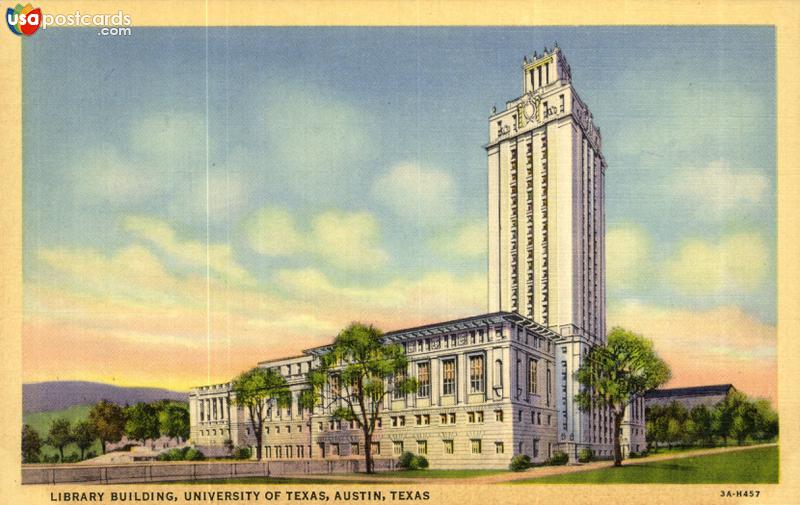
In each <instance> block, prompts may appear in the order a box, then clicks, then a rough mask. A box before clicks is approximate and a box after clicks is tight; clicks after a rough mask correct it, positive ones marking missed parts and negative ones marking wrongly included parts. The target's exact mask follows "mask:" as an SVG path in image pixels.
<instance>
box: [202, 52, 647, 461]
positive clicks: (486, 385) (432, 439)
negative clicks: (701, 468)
mask: <svg viewBox="0 0 800 505" xmlns="http://www.w3.org/2000/svg"><path fill="white" fill-rule="evenodd" d="M521 70H522V73H521V77H522V87H521V92H522V94H521V95H520V96H519V97H517V98H514V99H513V100H510V101H508V102H507V103H506V106H505V109H504V110H501V111H497V110H494V111H493V112H492V115H491V116H490V117H489V139H488V143H487V144H486V145H485V148H486V152H487V170H488V172H487V176H488V192H489V195H488V202H489V205H488V207H489V208H488V218H489V226H488V228H489V233H488V240H489V256H488V260H489V268H488V274H489V279H488V280H489V282H488V286H489V290H488V313H487V314H480V315H475V316H472V317H467V318H462V319H457V320H453V321H445V322H439V323H433V324H429V325H425V326H421V327H416V328H408V329H401V330H397V331H392V332H389V333H387V334H386V335H385V339H386V340H387V341H390V342H393V343H398V344H401V345H402V346H403V348H404V349H405V352H406V355H407V356H408V359H409V369H408V371H407V373H408V374H409V375H410V376H413V377H416V379H417V381H418V383H419V388H418V389H417V391H416V392H415V393H413V394H407V395H403V394H400V395H393V396H392V397H390V398H387V399H386V400H385V402H384V405H383V409H382V411H381V417H380V425H379V428H378V429H377V430H376V432H375V435H374V439H373V444H374V447H373V454H375V455H376V456H377V457H383V456H397V455H399V454H401V453H402V452H404V451H411V452H413V453H418V454H424V455H426V457H427V458H428V459H429V461H430V463H431V466H433V467H437V468H491V467H497V468H500V467H502V468H505V467H507V466H508V463H509V461H510V459H511V457H512V456H514V455H517V454H527V455H529V456H530V457H531V459H532V460H533V461H535V462H541V461H544V460H545V459H546V458H548V457H549V456H550V455H552V454H553V452H555V451H557V450H560V451H564V452H566V453H567V454H569V455H570V457H571V458H572V459H576V458H577V454H578V451H579V450H580V449H582V448H591V449H593V450H594V451H595V453H596V454H597V455H599V456H600V457H608V456H610V455H611V454H612V451H613V448H612V433H611V430H612V429H613V428H612V427H613V423H612V418H611V414H610V412H608V411H607V410H605V409H599V408H598V409H593V410H591V411H589V412H583V411H581V410H580V409H579V408H578V405H577V402H576V401H575V395H576V394H577V393H578V391H579V384H578V383H577V381H576V380H575V379H574V373H575V371H576V370H577V369H578V368H579V367H580V365H581V362H582V360H583V359H584V356H585V355H586V354H587V353H588V351H589V349H590V348H591V347H592V346H595V345H600V344H603V343H604V342H605V335H606V321H605V315H606V311H605V302H606V300H605V198H604V187H605V179H604V177H605V171H606V163H605V160H604V158H603V155H602V151H601V137H600V131H599V129H598V128H597V127H596V126H595V124H594V122H593V118H592V114H591V112H589V109H588V107H587V106H586V105H585V104H584V103H583V101H582V100H581V99H580V97H579V96H578V94H577V92H576V91H575V89H574V88H573V86H572V78H571V72H570V67H569V65H568V64H567V61H566V59H565V58H564V55H563V52H562V51H561V50H560V49H559V48H558V47H556V48H554V49H553V50H547V49H546V48H545V51H544V54H541V55H539V54H536V53H534V55H533V56H532V57H531V58H528V57H526V58H525V59H524V62H523V65H522V69H521ZM325 352H326V347H320V348H314V349H308V350H306V351H304V352H303V353H302V354H301V355H299V356H294V357H289V358H285V359H278V360H270V361H264V362H261V363H259V364H258V365H259V366H262V367H267V368H273V369H275V370H277V371H279V372H280V373H281V374H282V375H283V376H284V377H285V378H286V379H287V381H288V383H289V385H290V389H291V390H292V395H293V401H292V404H291V407H289V408H283V409H278V408H272V409H270V410H269V414H268V416H269V419H268V422H267V424H266V427H265V432H264V441H263V444H264V448H263V450H264V455H265V456H266V457H267V458H268V459H269V458H339V457H350V456H359V455H361V454H363V450H364V448H363V443H364V442H363V437H362V435H361V432H360V430H359V429H357V427H356V426H355V425H350V424H348V423H346V422H342V421H337V420H334V419H332V418H331V416H330V412H329V411H325V410H324V409H322V408H320V407H317V408H316V409H315V410H314V411H307V410H302V409H300V408H299V407H298V405H299V401H298V396H299V394H300V391H301V390H303V389H304V388H305V387H306V374H307V372H308V371H309V370H310V369H311V368H313V367H314V366H315V365H316V364H317V360H318V359H319V356H320V355H321V354H322V353H325ZM231 399H232V392H231V390H230V384H218V385H209V386H201V387H197V388H194V389H193V390H192V391H191V393H190V397H189V402H190V415H191V440H192V442H193V443H195V444H196V445H198V446H200V447H203V446H218V447H221V446H224V445H225V444H226V441H228V440H229V441H230V442H227V444H228V445H230V444H231V443H232V444H233V445H237V446H251V447H252V446H254V445H255V443H256V442H255V436H254V435H253V433H251V427H250V423H249V421H248V420H246V419H245V411H244V409H242V408H237V407H235V405H234V404H233V403H232V401H231ZM621 439H622V443H623V453H628V452H639V451H641V450H644V448H645V426H644V402H643V399H642V398H637V399H634V400H633V401H632V403H631V405H630V406H629V408H628V412H627V417H626V420H625V422H624V423H623V426H622V437H621ZM254 452H255V451H254Z"/></svg>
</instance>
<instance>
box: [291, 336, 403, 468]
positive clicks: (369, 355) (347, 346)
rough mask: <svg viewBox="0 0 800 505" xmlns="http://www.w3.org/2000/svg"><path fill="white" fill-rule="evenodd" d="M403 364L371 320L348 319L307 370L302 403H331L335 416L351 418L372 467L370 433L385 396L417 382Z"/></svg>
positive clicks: (310, 405)
mask: <svg viewBox="0 0 800 505" xmlns="http://www.w3.org/2000/svg"><path fill="white" fill-rule="evenodd" d="M407 369H408V359H407V358H406V356H405V354H404V353H403V348H402V347H401V346H400V345H398V344H387V343H385V342H384V341H383V332H381V331H380V330H379V329H377V328H375V327H374V326H372V325H369V326H367V325H365V324H362V323H357V322H356V323H352V324H350V326H348V327H347V328H345V329H344V330H342V331H341V332H340V333H339V335H338V336H337V337H336V340H335V341H334V343H333V345H332V346H331V349H330V351H329V352H327V353H326V354H323V355H322V357H321V358H320V365H319V367H317V368H315V369H313V370H311V371H310V372H309V374H308V378H309V383H310V388H309V389H307V390H305V391H303V393H302V394H301V397H300V399H301V404H302V405H303V407H305V408H308V409H313V408H314V407H315V406H316V405H321V406H322V407H323V408H325V409H332V411H333V412H332V416H333V417H334V418H335V419H341V420H344V421H348V422H355V423H356V425H357V426H358V428H359V429H360V430H361V433H362V434H363V436H364V458H365V467H366V471H367V473H373V472H374V462H373V459H372V435H373V433H374V432H375V427H376V426H377V422H378V415H379V413H380V409H381V405H382V404H383V400H384V398H385V397H386V395H387V394H389V393H392V394H395V393H396V394H408V393H411V392H413V391H414V390H416V388H417V381H416V380H415V379H413V378H410V377H408V376H407ZM326 385H327V386H329V387H327V388H326V387H325V386H326Z"/></svg>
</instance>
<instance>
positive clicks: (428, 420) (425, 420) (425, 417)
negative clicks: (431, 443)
mask: <svg viewBox="0 0 800 505" xmlns="http://www.w3.org/2000/svg"><path fill="white" fill-rule="evenodd" d="M429 424H431V416H430V414H425V415H423V416H422V425H423V426H428V425H429Z"/></svg>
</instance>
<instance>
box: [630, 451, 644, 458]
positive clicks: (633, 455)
mask: <svg viewBox="0 0 800 505" xmlns="http://www.w3.org/2000/svg"><path fill="white" fill-rule="evenodd" d="M645 456H647V451H642V452H632V453H630V454H628V457H629V458H631V459H636V458H643V457H645Z"/></svg>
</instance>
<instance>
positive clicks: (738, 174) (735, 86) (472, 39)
mask: <svg viewBox="0 0 800 505" xmlns="http://www.w3.org/2000/svg"><path fill="white" fill-rule="evenodd" d="M774 40H775V34H774V30H773V29H772V28H769V27H747V28H744V27H694V28H675V27H641V28H637V27H614V28H612V27H593V28H577V27H548V28H536V27H533V28H212V29H209V30H208V31H206V30H205V29H202V28H180V29H172V28H170V29H156V28H135V29H134V31H133V35H132V36H130V37H116V38H114V37H98V36H97V35H96V34H95V32H94V31H92V30H63V29H48V30H46V31H43V32H41V33H40V34H37V36H36V37H32V38H29V39H26V40H25V41H24V48H23V62H24V63H23V76H24V108H23V112H24V126H23V128H24V129H23V132H24V204H23V205H24V247H25V262H24V275H25V281H26V286H30V287H31V288H30V289H26V311H27V313H28V314H30V315H31V316H30V319H32V320H34V319H35V320H42V321H47V322H48V324H50V323H52V324H53V325H55V326H58V327H61V328H62V329H63V328H64V327H65V325H67V326H69V327H70V328H73V327H74V329H75V330H77V329H79V328H81V327H82V326H83V327H89V328H91V329H92V330H93V331H98V332H108V335H111V334H113V335H123V334H130V333H131V332H132V331H133V330H132V329H131V328H122V327H121V326H120V324H121V323H120V321H122V320H123V319H126V317H123V316H122V315H120V316H119V318H118V319H117V320H115V322H110V321H109V322H107V323H104V325H99V324H98V323H97V320H98V319H97V318H93V316H92V314H94V313H93V312H92V310H98V309H97V304H99V305H100V306H105V305H108V306H112V305H113V306H114V307H115V308H114V309H113V310H117V309H119V310H120V311H121V312H120V314H123V313H124V314H128V316H130V313H128V312H126V311H127V310H129V309H130V310H133V311H134V312H133V313H137V312H136V310H138V309H131V307H140V305H136V303H155V302H154V300H162V301H166V302H165V303H168V304H170V305H174V306H175V307H180V308H182V309H185V308H186V307H189V306H192V303H193V302H192V301H187V300H185V299H182V298H181V297H182V294H183V293H184V292H185V290H184V287H185V286H184V285H183V284H182V283H185V282H190V281H191V280H192V279H195V278H197V279H200V278H203V277H204V276H205V274H206V269H207V267H208V273H209V274H210V275H211V276H212V277H214V281H215V283H217V284H215V286H217V285H219V286H220V289H221V290H222V289H223V288H224V289H225V290H228V289H239V290H240V291H237V295H241V294H243V293H246V294H247V295H248V296H252V297H255V298H258V299H259V301H255V302H253V305H252V306H249V305H248V306H247V308H246V309H244V308H241V307H239V308H236V307H233V306H231V304H230V303H229V302H226V299H227V298H226V296H227V297H228V298H230V297H231V296H232V295H230V293H229V292H228V291H224V292H225V293H228V294H227V295H225V296H223V295H222V294H220V296H219V297H217V298H214V300H213V305H214V307H212V309H215V310H218V311H219V314H220V317H221V318H222V319H225V317H228V319H230V318H232V317H233V315H232V314H237V315H242V313H244V312H247V314H248V315H247V317H245V318H244V319H245V320H246V321H248V324H254V323H253V321H254V320H262V319H263V320H270V321H274V318H271V317H270V316H268V315H264V313H263V311H262V313H261V314H260V315H256V314H257V313H258V310H256V308H257V307H261V308H264V307H272V308H274V309H276V310H277V308H278V307H293V308H294V310H296V311H297V312H298V313H302V314H301V315H300V316H302V317H300V316H298V317H299V319H297V320H296V321H295V323H292V322H291V321H286V322H285V323H282V325H281V326H280V328H282V329H283V330H284V331H285V334H286V335H295V336H294V337H291V338H293V339H295V340H297V341H298V346H300V343H299V342H300V341H301V340H302V342H303V343H307V344H312V343H315V342H316V340H315V339H323V338H329V337H330V335H331V334H333V333H335V328H336V327H337V325H339V326H340V323H342V322H345V323H346V322H347V321H349V320H350V319H352V318H356V317H363V318H369V319H374V320H376V321H378V322H383V323H384V324H385V325H386V326H387V327H388V326H392V325H398V324H403V323H404V322H406V321H407V322H409V323H410V322H414V321H417V320H418V319H426V318H427V319H430V318H437V317H438V318H441V317H444V318H446V317H449V316H452V317H456V316H460V315H464V313H469V312H470V311H473V312H474V311H476V310H477V311H480V310H483V309H484V308H485V279H484V278H485V263H486V257H485V254H486V253H485V244H484V243H483V242H484V240H485V232H484V231H483V230H485V209H486V175H485V170H486V168H485V163H486V162H485V151H484V149H483V147H482V146H483V145H484V144H485V142H486V141H487V118H488V115H489V113H490V111H491V108H492V106H493V105H497V106H498V107H503V105H504V103H505V101H506V100H510V99H513V98H515V97H517V96H518V95H519V94H520V92H521V91H520V87H521V75H520V74H521V69H520V65H521V62H522V57H523V56H524V55H526V54H528V55H529V54H531V53H532V52H533V51H534V50H537V51H539V52H541V50H542V49H543V48H544V47H545V46H548V47H552V45H553V43H554V41H557V42H558V44H559V46H560V47H561V48H562V50H563V51H564V52H565V55H566V57H567V60H568V61H569V63H570V65H571V67H572V75H573V81H574V85H575V87H576V89H577V90H578V93H579V94H580V96H581V97H582V98H583V100H584V101H585V102H586V103H587V104H588V106H589V108H590V110H591V111H592V112H593V114H594V118H595V122H596V123H597V124H598V125H599V126H600V128H601V132H602V135H603V139H604V149H603V151H604V155H605V157H606V160H607V163H608V167H609V169H608V171H607V190H606V191H607V205H606V209H607V222H608V251H609V265H608V268H609V272H608V276H609V285H608V290H609V291H608V298H609V311H610V313H609V319H610V320H611V322H612V324H613V323H615V322H616V321H619V322H620V323H626V322H628V321H630V320H631V319H632V318H634V314H640V312H639V311H640V310H641V311H644V312H646V313H648V314H654V313H659V314H662V313H663V314H664V316H663V318H662V319H666V320H669V321H672V323H673V324H674V323H675V322H676V320H677V319H686V318H687V317H694V316H695V315H697V316H698V317H701V319H702V317H706V318H707V319H708V320H711V321H714V320H719V319H721V318H723V317H731V318H732V319H734V320H737V321H738V319H737V318H742V319H743V320H746V321H747V324H752V325H754V327H757V328H758V332H761V331H764V332H765V333H766V334H769V333H770V331H772V332H773V334H772V338H774V324H775V318H776V315H775V230H776V228H775V197H774V195H775V162H776V161H775V59H774ZM206 48H207V51H208V52H206ZM207 139H208V142H207ZM207 154H208V155H207ZM207 170H208V173H209V179H208V181H209V183H210V184H209V189H210V193H209V195H208V197H209V199H208V202H207V198H206V197H207V195H206V171H207ZM207 204H208V205H207ZM206 234H208V242H207V240H206V239H207V236H206ZM207 244H209V245H210V250H211V251H212V256H214V258H215V259H214V260H213V264H212V265H211V266H208V264H209V263H208V261H202V260H203V259H204V253H205V247H206V245H207ZM212 245H213V247H211V246H212ZM131 258H135V259H134V260H131ZM129 260H130V261H132V262H133V263H129V262H126V261H129ZM143 264H147V265H149V266H151V267H153V268H156V269H157V270H158V272H159V273H158V275H159V276H164V277H165V278H168V279H169V282H168V283H167V284H159V285H158V287H156V286H153V285H148V284H147V283H146V282H145V280H144V279H145V278H147V279H150V278H151V277H152V272H151V271H149V270H140V268H141V267H142V265H143ZM65 265H81V266H80V268H79V267H78V266H75V267H74V268H68V267H66V266H65ZM96 271H100V272H105V273H103V274H101V275H100V276H99V277H98V279H95V280H93V281H91V282H89V281H87V279H86V276H87V274H90V272H96ZM137 275H139V276H140V277H141V278H140V279H139V280H141V284H137V282H131V283H130V284H131V285H132V286H124V285H125V282H121V281H122V280H123V279H130V278H131V276H133V277H134V278H135V277H137ZM165 286H170V287H165ZM182 286H184V287H182ZM437 286H438V287H437ZM123 287H124V288H125V289H123ZM53 291H55V292H58V293H60V294H59V295H58V296H62V295H63V296H64V297H65V301H63V303H55V302H53V301H52V300H53V298H52V296H53ZM222 292H223V291H220V293H222ZM43 293H48V296H44V294H43ZM259 297H261V298H259ZM376 297H381V298H386V299H387V301H385V302H381V303H378V304H375V303H372V304H371V303H369V301H370V300H374V299H375V298H376ZM87 299H92V300H94V302H93V303H92V304H91V305H92V307H93V308H92V309H91V310H90V309H89V308H87V307H84V306H80V307H79V306H77V305H76V304H80V303H84V302H86V300H87ZM66 300H69V301H66ZM76 300H79V301H76ZM109 300H115V301H116V302H119V303H120V304H121V305H120V306H121V307H124V308H119V307H117V306H116V305H114V304H112V303H111V302H110V301H109ZM431 300H434V302H433V303H431ZM195 301H196V300H195ZM95 302H96V303H95ZM133 302H136V303H133ZM128 304H133V305H128ZM375 305H377V306H375ZM163 306H164V305H163V304H162V305H160V306H159V307H163ZM326 306H330V307H326ZM400 307H402V310H400V311H399V312H398V310H399V308H400ZM182 309H180V310H182ZM240 309H241V310H240ZM332 309H335V310H334V312H335V313H337V314H338V315H333V314H328V313H327V312H328V311H329V310H332ZM109 310H111V309H109ZM176 310H179V309H178V308H176ZM237 311H239V312H237ZM720 311H728V312H724V314H727V315H722V314H723V312H720ZM107 312H108V311H106V312H103V314H105V315H107ZM389 313H392V314H394V316H396V317H390V316H389V315H388V314H389ZM76 314H81V315H80V316H78V315H76ZM225 314H227V316H225ZM731 314H734V316H731ZM37 318H38V319H37ZM187 319H188V316H187V317H186V318H184V319H182V320H187ZM634 320H635V318H634ZM262 322H263V321H262ZM220 324H222V323H220ZM698 324H699V326H701V327H704V328H708V327H709V325H708V324H705V323H698ZM123 326H124V325H123ZM712 326H713V325H712ZM255 327H258V324H256V325H255ZM387 329H388V328H387ZM647 329H649V330H651V332H652V333H653V334H654V335H658V334H659V331H660V330H657V329H656V328H655V327H651V326H648V325H647V324H644V323H643V325H642V331H645V330H647ZM140 330H141V328H140V329H138V330H137V332H140ZM239 330H241V332H240V333H247V332H249V331H251V330H252V331H253V335H255V334H257V332H256V331H255V330H254V329H253V328H251V327H247V331H244V330H242V329H241V328H238V330H237V327H236V326H235V325H232V324H231V323H227V325H224V326H222V327H220V328H216V327H215V328H213V331H212V332H211V333H213V335H212V336H211V337H209V335H208V334H197V331H196V329H193V330H191V331H190V330H189V329H186V331H185V334H186V335H185V336H186V342H184V343H185V344H186V345H188V346H191V345H192V341H204V342H206V343H208V341H209V339H210V338H222V337H220V335H223V336H224V337H225V338H227V340H225V339H224V338H223V341H224V342H223V343H225V345H228V346H229V347H230V346H231V345H232V344H231V341H232V340H231V339H233V341H236V339H237V338H240V337H239V336H237V331H239ZM148 331H149V333H148V332H145V333H146V334H147V335H148V336H149V337H151V338H153V339H154V340H156V341H157V340H158V339H159V338H163V339H169V338H173V337H174V335H163V334H161V333H159V331H164V330H163V329H159V330H158V331H156V330H155V329H152V328H151V329H150V330H148ZM665 331H666V330H665ZM725 331H727V330H725ZM725 331H722V333H724V332H725ZM67 333H69V334H70V335H72V334H73V333H74V332H73V331H72V330H70V331H68V332H67ZM134 333H136V332H134ZM200 333H203V332H200ZM206 333H208V332H206ZM136 334H139V333H136ZM304 335H305V336H304ZM71 338H77V337H71ZM98 338H99V337H98ZM120 338H122V337H120ZM241 338H243V339H244V340H246V338H245V337H241ZM253 338H254V339H255V338H256V337H255V336H254V337H253ZM275 338H278V337H277V336H276V337H275ZM654 338H656V337H655V336H654ZM664 338H666V337H664ZM769 338H770V337H769V336H767V337H764V342H767V341H768V340H769ZM718 340H720V342H723V344H721V345H722V346H723V347H725V345H728V344H724V336H723V335H719V338H718ZM110 341H113V338H110ZM768 344H769V342H767V344H764V346H763V347H764V349H765V350H764V354H765V356H766V355H769V356H773V354H774V351H773V352H772V353H770V351H769V347H770V345H771V346H772V347H773V348H774V343H772V344H769V345H768ZM220 345H222V344H220ZM665 345H666V344H665ZM728 347H730V346H729V345H728ZM745 347H747V346H745ZM230 352H233V351H230ZM734 352H735V349H733V350H732V349H729V348H726V350H725V351H724V353H728V354H731V353H734ZM87 359H88V358H87ZM231 359H232V358H231ZM87 362H88V361H87ZM204 365H207V366H206V367H205V368H207V370H206V369H205V368H204V370H203V371H205V372H208V373H209V374H210V375H213V372H212V369H214V365H213V364H210V362H209V363H204ZM219 367H220V368H219V370H223V369H224V366H222V365H219ZM75 373H76V374H80V370H79V369H76V371H75ZM219 373H220V374H221V373H223V372H222V371H220V372H219ZM224 373H227V371H226V372H224ZM44 374H45V371H42V372H41V373H39V374H38V375H44ZM32 375H35V376H38V375H37V374H35V373H34V374H32Z"/></svg>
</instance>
